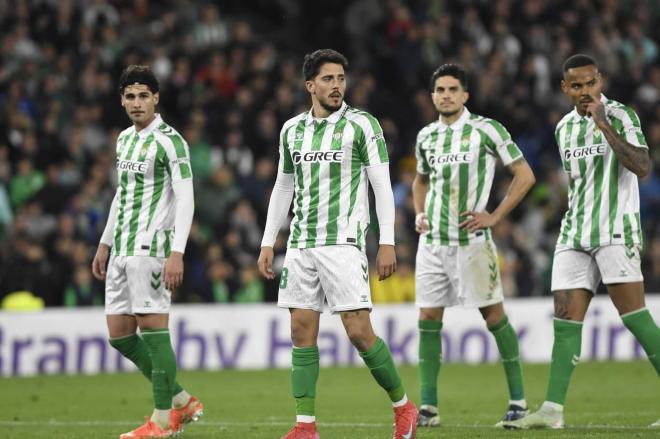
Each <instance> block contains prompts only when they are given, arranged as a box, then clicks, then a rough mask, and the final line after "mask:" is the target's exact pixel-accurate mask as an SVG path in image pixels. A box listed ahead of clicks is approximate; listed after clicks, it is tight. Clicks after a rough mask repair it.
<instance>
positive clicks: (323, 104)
mask: <svg viewBox="0 0 660 439" xmlns="http://www.w3.org/2000/svg"><path fill="white" fill-rule="evenodd" d="M343 103H344V99H341V100H340V101H339V104H337V105H333V104H331V103H330V102H327V101H322V100H321V99H319V104H320V105H321V107H323V109H324V110H327V111H329V112H331V113H334V112H335V111H337V110H339V109H340V108H341V105H342V104H343Z"/></svg>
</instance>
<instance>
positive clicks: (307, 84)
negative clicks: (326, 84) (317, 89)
mask: <svg viewBox="0 0 660 439" xmlns="http://www.w3.org/2000/svg"><path fill="white" fill-rule="evenodd" d="M305 88H306V89H307V91H308V92H309V93H310V94H314V81H305Z"/></svg>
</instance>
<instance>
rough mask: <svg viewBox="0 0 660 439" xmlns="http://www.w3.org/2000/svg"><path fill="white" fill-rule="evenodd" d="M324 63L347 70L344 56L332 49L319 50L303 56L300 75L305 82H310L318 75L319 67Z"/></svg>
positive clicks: (346, 61)
mask: <svg viewBox="0 0 660 439" xmlns="http://www.w3.org/2000/svg"><path fill="white" fill-rule="evenodd" d="M326 63H333V64H341V66H342V67H343V68H344V70H348V60H347V59H346V57H345V56H344V55H342V54H341V53H339V52H337V51H336V50H332V49H319V50H316V51H314V52H312V53H308V54H307V55H305V60H304V61H303V66H302V74H303V78H305V81H310V80H312V79H314V77H316V75H318V74H319V70H320V69H321V66H322V65H323V64H326Z"/></svg>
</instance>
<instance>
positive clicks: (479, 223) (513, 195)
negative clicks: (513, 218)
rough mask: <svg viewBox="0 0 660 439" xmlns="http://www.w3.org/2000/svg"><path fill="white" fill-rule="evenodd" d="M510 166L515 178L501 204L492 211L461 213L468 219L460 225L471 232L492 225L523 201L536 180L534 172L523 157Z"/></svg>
mask: <svg viewBox="0 0 660 439" xmlns="http://www.w3.org/2000/svg"><path fill="white" fill-rule="evenodd" d="M508 168H509V171H511V174H512V175H513V178H512V179H511V183H510V184H509V188H508V189H507V191H506V196H505V197H504V199H503V200H502V201H501V202H500V204H499V206H497V208H496V209H495V210H494V211H493V212H492V213H488V212H474V211H467V212H463V213H461V216H467V217H468V219H466V220H465V221H463V222H461V223H460V224H459V227H461V228H464V229H467V230H468V231H469V232H474V231H476V230H478V229H485V228H488V227H492V226H494V225H495V224H497V223H499V222H500V221H501V220H502V218H504V217H506V216H507V215H508V214H509V212H511V211H512V210H513V209H514V208H515V207H516V206H517V205H518V204H519V203H520V201H522V199H523V198H524V197H525V195H526V194H527V192H528V191H529V190H530V189H531V187H532V186H534V183H535V182H536V177H534V172H532V168H530V167H529V164H527V160H525V159H524V158H522V157H521V158H519V159H518V160H516V161H514V162H513V163H511V164H510V165H509V166H508Z"/></svg>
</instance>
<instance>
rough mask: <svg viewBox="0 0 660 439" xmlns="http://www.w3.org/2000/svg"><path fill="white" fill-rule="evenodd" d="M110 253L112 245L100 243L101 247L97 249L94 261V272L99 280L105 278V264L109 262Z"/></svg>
mask: <svg viewBox="0 0 660 439" xmlns="http://www.w3.org/2000/svg"><path fill="white" fill-rule="evenodd" d="M108 253H110V247H108V246H107V245H105V244H99V248H98V249H96V254H95V255H94V260H93V261H92V274H93V275H94V277H95V278H96V279H97V280H100V281H103V280H105V265H106V264H107V262H108Z"/></svg>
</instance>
